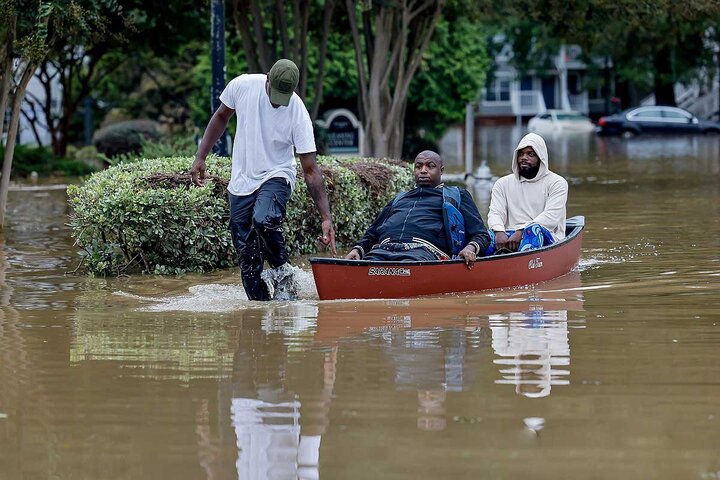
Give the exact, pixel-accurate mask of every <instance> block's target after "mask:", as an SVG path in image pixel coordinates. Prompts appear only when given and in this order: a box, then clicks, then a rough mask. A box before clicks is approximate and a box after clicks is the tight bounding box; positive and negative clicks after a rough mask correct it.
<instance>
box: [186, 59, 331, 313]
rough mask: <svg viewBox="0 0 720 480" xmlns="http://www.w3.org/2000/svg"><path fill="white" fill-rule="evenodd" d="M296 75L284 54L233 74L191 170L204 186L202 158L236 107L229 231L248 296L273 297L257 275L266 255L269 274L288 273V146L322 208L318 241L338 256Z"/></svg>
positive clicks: (291, 175)
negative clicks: (265, 66) (266, 68)
mask: <svg viewBox="0 0 720 480" xmlns="http://www.w3.org/2000/svg"><path fill="white" fill-rule="evenodd" d="M299 76H300V75H299V72H298V68H297V66H296V65H295V63H293V62H292V61H290V60H287V59H281V60H278V61H277V62H276V63H275V65H273V66H272V68H271V69H270V72H269V73H268V74H267V75H265V74H245V75H240V76H239V77H235V78H234V79H232V80H231V81H230V83H228V85H227V86H226V87H225V90H224V91H223V92H222V94H221V95H220V101H221V102H222V103H221V104H220V106H219V107H218V109H217V110H216V111H215V113H214V114H213V116H212V118H211V119H210V122H209V123H208V125H207V128H206V129H205V134H204V135H203V138H202V141H201V142H200V146H199V147H198V151H197V153H196V154H195V161H194V162H193V165H192V169H191V175H192V180H193V183H195V184H196V185H202V184H203V180H204V178H205V157H206V156H207V154H208V152H209V151H210V149H211V148H212V146H213V145H214V144H215V142H216V141H217V140H218V138H220V135H222V134H223V133H224V132H225V128H226V127H227V123H228V121H229V120H230V118H231V117H232V115H233V114H234V113H237V132H236V134H235V141H234V143H233V152H232V173H231V175H230V176H231V178H230V183H229V184H228V192H229V193H228V200H229V203H230V230H231V233H232V240H233V245H234V246H235V249H236V251H237V254H238V258H239V264H240V271H241V274H242V282H243V287H244V288H245V292H246V293H247V296H248V298H249V299H250V300H269V299H270V294H269V292H268V287H267V285H266V284H265V282H264V281H263V280H262V279H261V278H260V274H261V273H262V271H263V264H264V262H265V260H267V262H268V263H269V264H270V266H271V267H272V268H274V269H277V270H278V272H276V273H277V274H276V275H273V277H274V278H275V279H277V281H278V282H283V281H286V280H288V279H289V277H290V275H291V272H290V267H289V265H288V254H287V249H286V247H285V239H284V237H283V234H282V223H283V221H284V219H285V211H286V206H287V202H288V199H289V198H290V194H291V193H292V189H293V187H294V185H295V176H296V162H295V156H294V154H293V147H294V149H295V151H296V152H297V154H298V157H299V158H300V164H301V165H302V169H303V174H304V177H305V183H307V186H308V191H309V192H310V195H311V196H312V198H313V201H314V202H315V205H316V206H317V209H318V211H319V212H320V217H321V219H322V237H321V240H322V242H323V243H324V244H325V245H328V246H329V247H330V251H331V252H332V253H333V254H335V231H334V228H333V223H332V217H331V215H330V205H329V203H328V198H327V193H326V192H325V183H324V181H323V176H322V172H321V171H320V168H319V167H318V165H317V163H316V150H317V149H316V148H315V138H314V136H313V127H312V122H311V120H310V115H309V114H308V111H307V109H306V108H305V105H304V104H303V102H302V100H301V99H300V97H299V96H298V95H297V94H296V93H294V90H295V88H296V87H297V85H298V79H299Z"/></svg>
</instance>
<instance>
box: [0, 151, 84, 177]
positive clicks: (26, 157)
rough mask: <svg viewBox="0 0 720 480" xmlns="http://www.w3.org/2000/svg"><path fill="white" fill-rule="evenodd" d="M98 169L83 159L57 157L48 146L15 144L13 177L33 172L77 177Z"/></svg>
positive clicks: (0, 155) (25, 175)
mask: <svg viewBox="0 0 720 480" xmlns="http://www.w3.org/2000/svg"><path fill="white" fill-rule="evenodd" d="M4 154H5V149H4V148H3V147H1V146H0V157H2V156H3V155H4ZM96 170H97V169H95V168H92V167H90V166H88V165H86V164H85V163H83V162H81V161H76V160H73V159H69V158H63V157H56V156H55V155H53V153H52V151H51V150H50V149H49V148H47V147H30V146H27V145H16V146H15V153H14V155H13V169H12V177H16V178H22V177H28V176H29V175H30V174H31V173H32V172H37V173H38V175H40V176H48V175H63V176H67V177H75V176H82V175H87V174H89V173H92V172H94V171H96Z"/></svg>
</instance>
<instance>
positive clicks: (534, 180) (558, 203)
mask: <svg viewBox="0 0 720 480" xmlns="http://www.w3.org/2000/svg"><path fill="white" fill-rule="evenodd" d="M567 196H568V183H567V181H566V180H565V179H564V178H563V177H561V176H560V175H558V174H556V173H553V172H551V171H550V169H549V167H548V152H547V146H546V145H545V140H543V138H542V137H541V136H540V135H537V134H535V133H529V134H527V135H525V136H524V137H523V138H522V140H520V143H519V144H518V146H517V148H516V149H515V152H514V153H513V159H512V173H511V174H509V175H505V176H504V177H502V178H500V179H499V180H498V181H497V182H495V185H494V186H493V189H492V197H491V198H490V213H488V226H489V227H490V230H491V232H492V233H491V235H492V236H493V237H494V238H493V242H492V244H491V245H490V248H489V249H488V250H487V252H486V254H487V255H493V254H495V253H502V252H503V251H505V252H518V251H525V250H532V249H535V248H540V247H543V246H547V245H550V244H552V243H555V242H558V241H560V240H562V239H563V238H565V203H566V202H567Z"/></svg>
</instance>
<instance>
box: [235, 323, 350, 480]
mask: <svg viewBox="0 0 720 480" xmlns="http://www.w3.org/2000/svg"><path fill="white" fill-rule="evenodd" d="M292 313H293V314H297V312H292ZM301 315H307V314H302V313H300V314H298V316H301ZM314 315H315V316H317V312H315V314H314ZM271 316H272V315H271ZM277 317H280V318H285V319H287V318H288V314H287V313H285V314H284V315H277ZM277 320H278V319H277V318H271V319H267V321H266V319H264V320H263V325H262V326H261V328H259V329H258V328H255V329H253V328H252V327H250V328H243V330H242V331H241V336H240V345H239V347H238V350H237V352H236V355H235V362H234V368H233V387H234V392H233V398H232V402H231V415H232V423H233V426H234V428H235V434H236V437H237V447H238V459H237V462H236V467H237V472H238V478H242V479H245V478H248V479H250V478H252V479H254V480H255V479H257V480H281V479H286V478H292V479H300V480H310V479H313V480H315V479H319V477H320V473H319V464H320V442H321V439H322V435H323V434H324V433H325V431H326V429H327V426H328V424H329V419H328V412H329V408H330V399H331V397H332V391H333V388H334V384H335V368H336V362H337V347H328V348H326V349H325V350H324V351H296V350H294V351H292V352H291V351H289V349H288V345H289V344H292V343H293V342H288V341H286V340H287V337H290V336H292V335H293V334H297V333H299V332H297V331H296V330H295V329H296V327H297V326H296V325H288V324H287V323H286V324H285V325H282V326H279V324H278V323H277ZM278 329H279V330H281V331H282V332H278V331H277V330H278ZM278 333H282V334H281V335H278ZM259 351H261V352H263V355H258V352H259ZM291 357H298V358H291ZM309 364H310V365H312V364H316V365H317V367H318V368H316V369H310V370H308V365H309ZM293 368H302V371H295V372H294V371H292V369H293ZM319 374H320V375H319ZM313 376H315V377H319V378H317V379H316V380H313V379H312V378H311V377H313ZM309 377H310V378H309Z"/></svg>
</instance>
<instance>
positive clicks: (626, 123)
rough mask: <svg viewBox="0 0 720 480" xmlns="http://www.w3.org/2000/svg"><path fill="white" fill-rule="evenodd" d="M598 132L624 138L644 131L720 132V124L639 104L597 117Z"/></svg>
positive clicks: (682, 112)
mask: <svg viewBox="0 0 720 480" xmlns="http://www.w3.org/2000/svg"><path fill="white" fill-rule="evenodd" d="M598 132H599V133H601V134H605V135H622V136H623V137H625V138H630V137H634V136H635V135H639V134H641V133H706V134H718V133H720V123H716V122H709V121H705V120H698V119H697V117H695V116H694V115H693V114H692V113H690V112H688V111H687V110H683V109H682V108H677V107H661V106H648V107H636V108H631V109H629V110H625V111H624V112H620V113H617V114H615V115H610V116H608V117H602V118H601V119H600V120H598Z"/></svg>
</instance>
